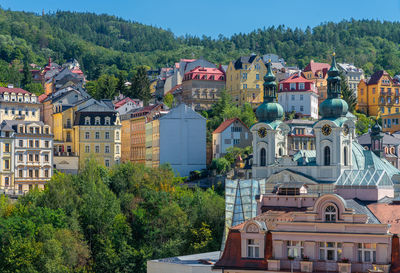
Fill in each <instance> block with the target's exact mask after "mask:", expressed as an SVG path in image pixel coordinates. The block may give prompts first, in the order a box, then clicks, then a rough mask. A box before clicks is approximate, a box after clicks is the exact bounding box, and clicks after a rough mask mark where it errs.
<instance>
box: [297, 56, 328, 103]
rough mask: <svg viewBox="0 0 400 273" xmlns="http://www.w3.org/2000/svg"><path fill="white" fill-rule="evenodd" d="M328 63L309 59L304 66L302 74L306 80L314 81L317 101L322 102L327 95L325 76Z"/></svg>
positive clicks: (326, 75)
mask: <svg viewBox="0 0 400 273" xmlns="http://www.w3.org/2000/svg"><path fill="white" fill-rule="evenodd" d="M329 68H330V65H329V64H327V63H316V62H314V60H311V61H310V63H309V64H308V65H307V66H306V67H305V68H304V70H303V75H304V77H305V78H306V79H307V80H311V81H313V82H314V84H315V86H316V88H317V89H318V94H319V98H318V101H319V103H321V102H323V101H324V100H325V99H326V98H327V97H328V94H327V77H328V69H329Z"/></svg>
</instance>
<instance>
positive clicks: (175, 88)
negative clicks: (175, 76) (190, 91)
mask: <svg viewBox="0 0 400 273" xmlns="http://www.w3.org/2000/svg"><path fill="white" fill-rule="evenodd" d="M181 86H182V84H177V85H175V86H174V87H172V88H171V90H169V91H168V92H167V93H165V94H164V96H165V95H167V94H169V93H172V92H174V91H175V90H177V89H178V88H180V87H181Z"/></svg>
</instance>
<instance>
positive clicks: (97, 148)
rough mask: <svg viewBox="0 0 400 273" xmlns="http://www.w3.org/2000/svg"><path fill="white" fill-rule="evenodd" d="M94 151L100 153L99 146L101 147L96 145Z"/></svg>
mask: <svg viewBox="0 0 400 273" xmlns="http://www.w3.org/2000/svg"><path fill="white" fill-rule="evenodd" d="M94 151H95V152H96V153H100V146H99V145H96V146H95V147H94Z"/></svg>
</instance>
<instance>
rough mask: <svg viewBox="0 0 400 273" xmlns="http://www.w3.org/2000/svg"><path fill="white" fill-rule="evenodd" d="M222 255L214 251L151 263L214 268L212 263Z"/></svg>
mask: <svg viewBox="0 0 400 273" xmlns="http://www.w3.org/2000/svg"><path fill="white" fill-rule="evenodd" d="M220 255H221V252H220V251H214V252H206V253H199V254H193V255H186V256H178V257H170V258H164V259H159V260H152V261H151V262H158V263H169V264H181V265H188V266H213V264H212V263H215V262H217V261H218V260H219V258H220ZM201 261H210V262H212V263H210V264H206V263H203V262H201Z"/></svg>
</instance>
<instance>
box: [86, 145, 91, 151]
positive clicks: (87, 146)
mask: <svg viewBox="0 0 400 273" xmlns="http://www.w3.org/2000/svg"><path fill="white" fill-rule="evenodd" d="M85 153H90V146H89V145H85Z"/></svg>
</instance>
